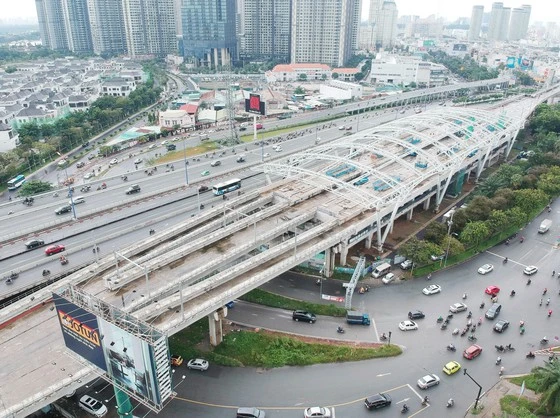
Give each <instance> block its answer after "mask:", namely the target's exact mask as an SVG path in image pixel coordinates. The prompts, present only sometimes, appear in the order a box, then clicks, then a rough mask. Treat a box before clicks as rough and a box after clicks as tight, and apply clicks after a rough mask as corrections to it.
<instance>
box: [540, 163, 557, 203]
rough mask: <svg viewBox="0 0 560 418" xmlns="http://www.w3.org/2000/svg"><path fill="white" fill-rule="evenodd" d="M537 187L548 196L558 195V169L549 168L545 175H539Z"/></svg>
mask: <svg viewBox="0 0 560 418" xmlns="http://www.w3.org/2000/svg"><path fill="white" fill-rule="evenodd" d="M537 187H538V188H539V189H540V190H542V191H543V192H545V193H546V194H547V195H549V196H558V195H559V194H560V167H558V166H555V167H550V168H549V170H548V171H547V172H546V173H543V174H541V176H540V177H539V181H538V182H537Z"/></svg>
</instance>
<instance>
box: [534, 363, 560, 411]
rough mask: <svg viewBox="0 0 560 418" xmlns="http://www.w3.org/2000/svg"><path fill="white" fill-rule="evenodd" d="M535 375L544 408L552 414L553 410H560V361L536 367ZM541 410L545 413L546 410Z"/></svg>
mask: <svg viewBox="0 0 560 418" xmlns="http://www.w3.org/2000/svg"><path fill="white" fill-rule="evenodd" d="M533 375H534V378H535V384H536V386H537V388H538V390H539V392H541V393H542V395H541V399H540V401H541V404H542V405H543V407H544V409H545V410H546V411H547V412H549V413H550V414H552V412H553V411H556V412H557V411H558V410H560V361H553V362H549V363H546V364H545V365H544V366H539V367H535V368H534V369H533ZM540 412H541V413H543V412H544V411H540ZM547 415H548V414H547ZM554 415H556V414H554Z"/></svg>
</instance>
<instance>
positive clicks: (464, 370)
mask: <svg viewBox="0 0 560 418" xmlns="http://www.w3.org/2000/svg"><path fill="white" fill-rule="evenodd" d="M463 374H464V375H467V376H469V378H470V379H471V380H472V381H473V382H474V384H475V385H477V386H478V395H476V400H475V402H474V409H475V411H476V408H477V407H478V402H479V401H480V394H481V393H482V386H480V385H479V384H478V382H477V381H476V380H474V379H473V377H472V376H471V375H470V374H468V373H467V369H463Z"/></svg>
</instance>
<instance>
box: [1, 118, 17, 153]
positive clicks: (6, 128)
mask: <svg viewBox="0 0 560 418" xmlns="http://www.w3.org/2000/svg"><path fill="white" fill-rule="evenodd" d="M17 143H18V135H17V133H15V132H14V130H13V129H12V127H11V126H10V125H7V124H5V123H2V122H0V152H7V151H11V150H13V149H14V148H15V147H16V145H17Z"/></svg>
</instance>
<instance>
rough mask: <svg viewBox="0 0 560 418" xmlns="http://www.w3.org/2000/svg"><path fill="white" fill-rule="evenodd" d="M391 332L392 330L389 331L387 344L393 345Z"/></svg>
mask: <svg viewBox="0 0 560 418" xmlns="http://www.w3.org/2000/svg"><path fill="white" fill-rule="evenodd" d="M391 334H392V332H391V331H389V338H388V339H387V345H391Z"/></svg>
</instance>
